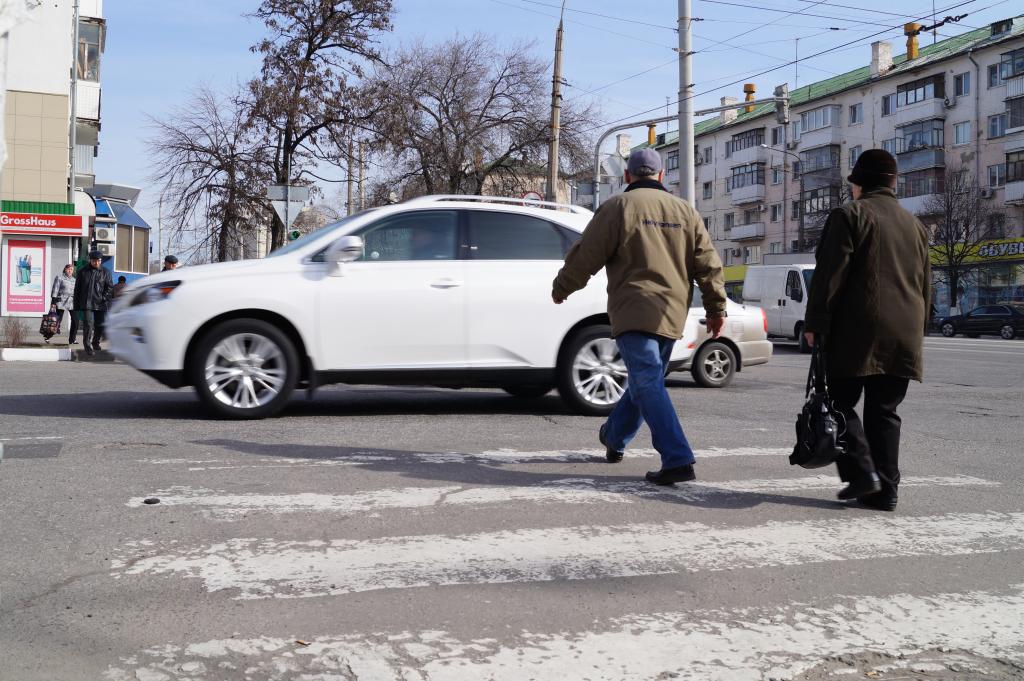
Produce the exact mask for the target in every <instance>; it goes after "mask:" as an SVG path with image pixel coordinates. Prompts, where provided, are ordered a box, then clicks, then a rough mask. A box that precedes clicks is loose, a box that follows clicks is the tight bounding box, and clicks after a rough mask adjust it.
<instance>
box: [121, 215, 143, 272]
mask: <svg viewBox="0 0 1024 681" xmlns="http://www.w3.org/2000/svg"><path fill="white" fill-rule="evenodd" d="M114 269H115V270H116V271H118V272H135V273H138V274H149V230H148V229H145V228H144V227H130V226H128V225H118V226H117V245H116V247H115V248H114Z"/></svg>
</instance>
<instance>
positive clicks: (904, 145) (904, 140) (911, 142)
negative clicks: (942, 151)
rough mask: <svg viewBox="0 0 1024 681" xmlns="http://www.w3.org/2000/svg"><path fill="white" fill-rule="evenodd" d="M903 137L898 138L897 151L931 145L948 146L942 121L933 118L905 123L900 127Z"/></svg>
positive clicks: (906, 150) (903, 151)
mask: <svg viewBox="0 0 1024 681" xmlns="http://www.w3.org/2000/svg"><path fill="white" fill-rule="evenodd" d="M899 132H900V133H902V135H903V136H902V137H897V138H896V153H897V154H902V153H905V152H908V151H916V150H918V149H927V148H929V147H944V146H946V141H945V140H946V134H945V130H944V124H943V122H942V121H937V120H931V121H922V122H921V123H914V124H912V125H905V126H903V127H902V128H900V129H899Z"/></svg>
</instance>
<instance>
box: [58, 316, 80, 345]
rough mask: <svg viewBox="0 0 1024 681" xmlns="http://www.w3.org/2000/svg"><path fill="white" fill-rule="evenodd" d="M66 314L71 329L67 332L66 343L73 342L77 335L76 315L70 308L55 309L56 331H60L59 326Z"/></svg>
mask: <svg viewBox="0 0 1024 681" xmlns="http://www.w3.org/2000/svg"><path fill="white" fill-rule="evenodd" d="M65 314H67V317H68V321H69V323H70V324H71V329H70V331H69V332H68V343H74V342H75V339H76V338H77V337H78V317H76V316H75V313H74V312H72V311H71V310H63V309H58V310H57V333H60V326H61V324H63V323H64V315H65Z"/></svg>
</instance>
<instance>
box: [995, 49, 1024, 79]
mask: <svg viewBox="0 0 1024 681" xmlns="http://www.w3.org/2000/svg"><path fill="white" fill-rule="evenodd" d="M1021 75H1024V47H1022V48H1020V49H1017V50H1014V51H1013V52H1004V53H1003V54H1001V55H999V78H1000V80H1006V79H1007V78H1013V77H1014V76H1021Z"/></svg>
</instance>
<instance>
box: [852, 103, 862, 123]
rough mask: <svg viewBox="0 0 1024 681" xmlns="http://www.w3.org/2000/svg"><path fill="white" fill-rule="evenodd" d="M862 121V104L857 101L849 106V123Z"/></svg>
mask: <svg viewBox="0 0 1024 681" xmlns="http://www.w3.org/2000/svg"><path fill="white" fill-rule="evenodd" d="M863 122H864V104H862V103H857V104H854V105H853V106H851V107H850V125H856V124H857V123H863Z"/></svg>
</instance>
